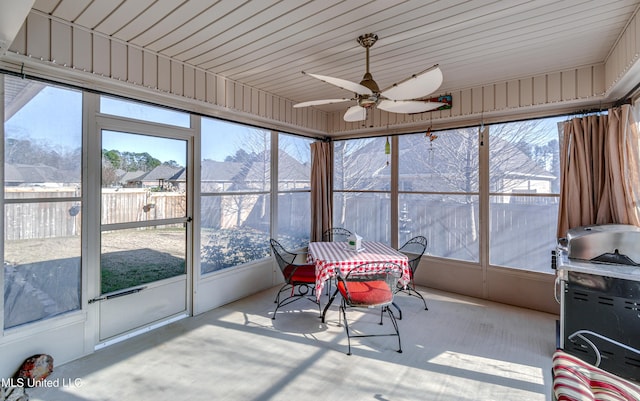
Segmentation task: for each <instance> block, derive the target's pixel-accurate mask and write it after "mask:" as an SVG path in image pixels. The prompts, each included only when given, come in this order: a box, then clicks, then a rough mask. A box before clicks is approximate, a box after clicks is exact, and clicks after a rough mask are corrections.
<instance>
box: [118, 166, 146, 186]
mask: <svg viewBox="0 0 640 401" xmlns="http://www.w3.org/2000/svg"><path fill="white" fill-rule="evenodd" d="M116 174H117V176H118V183H119V184H120V185H121V186H122V187H124V188H142V177H144V175H145V174H146V173H145V172H144V171H141V170H138V171H124V170H117V171H116Z"/></svg>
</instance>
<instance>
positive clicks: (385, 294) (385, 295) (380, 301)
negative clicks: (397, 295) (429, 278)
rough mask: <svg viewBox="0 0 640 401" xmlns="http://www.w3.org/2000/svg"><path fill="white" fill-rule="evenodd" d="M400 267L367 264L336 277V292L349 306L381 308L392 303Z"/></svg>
mask: <svg viewBox="0 0 640 401" xmlns="http://www.w3.org/2000/svg"><path fill="white" fill-rule="evenodd" d="M400 277H402V267H400V265H398V264H396V263H392V262H368V263H364V264H361V265H359V266H356V267H354V268H353V269H351V270H350V271H349V273H348V274H347V275H346V276H345V277H342V276H341V275H338V276H337V278H338V282H337V286H338V291H340V293H341V294H342V297H343V299H344V301H345V302H346V303H347V305H349V306H356V307H359V306H362V307H370V306H381V305H389V304H391V303H392V302H393V294H394V292H395V288H396V286H397V285H398V280H399V279H400Z"/></svg>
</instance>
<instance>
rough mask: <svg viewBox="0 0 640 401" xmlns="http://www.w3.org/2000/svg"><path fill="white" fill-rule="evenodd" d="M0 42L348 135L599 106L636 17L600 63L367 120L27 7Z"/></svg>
mask: <svg viewBox="0 0 640 401" xmlns="http://www.w3.org/2000/svg"><path fill="white" fill-rule="evenodd" d="M9 50H10V52H12V53H15V54H17V55H19V56H27V57H28V58H30V59H35V60H40V61H43V62H47V63H50V64H54V65H55V66H58V67H65V68H69V69H71V70H74V71H76V72H81V73H88V74H86V75H87V76H88V77H89V78H87V80H88V81H89V82H91V79H103V80H105V79H106V80H107V81H111V82H113V83H118V85H115V86H114V88H129V89H128V91H132V92H133V93H135V91H136V89H137V90H138V91H139V92H140V91H145V92H146V93H147V95H148V94H149V93H151V94H152V95H153V94H156V95H158V94H160V95H163V96H165V98H167V97H169V98H171V99H173V100H174V101H176V102H179V104H180V106H181V108H183V109H185V110H187V111H193V112H198V113H203V114H207V115H211V116H214V117H223V118H229V119H232V120H236V121H239V122H250V121H254V123H255V124H258V125H263V126H264V127H265V128H276V129H282V130H285V131H289V132H297V133H302V134H310V135H317V136H321V135H324V134H330V135H332V136H335V137H348V136H358V135H363V134H366V133H373V134H375V133H376V132H382V131H384V133H389V132H391V133H402V132H411V131H415V130H416V129H426V127H429V126H433V128H434V129H438V128H448V127H452V126H456V125H458V126H459V125H465V124H477V123H480V122H481V121H484V122H488V123H490V122H496V121H505V120H509V119H517V118H528V117H536V116H540V115H548V114H550V113H551V114H562V113H573V112H577V111H581V110H585V109H597V108H606V107H609V106H610V105H611V104H612V103H613V102H615V101H617V100H618V99H619V98H620V97H622V96H625V95H627V94H628V93H627V91H628V90H629V89H628V88H631V87H633V86H635V85H636V84H637V83H638V82H637V81H638V78H637V77H638V76H640V75H639V74H640V62H638V58H639V56H638V55H639V54H640V17H639V16H638V15H636V16H635V17H634V18H633V20H632V21H631V22H630V24H629V25H628V26H627V28H626V29H625V31H624V33H623V34H622V35H621V36H620V38H619V39H618V41H617V42H616V45H615V46H614V48H613V49H612V51H611V52H610V54H609V56H608V57H607V60H605V62H604V63H601V64H596V65H589V66H582V67H578V68H574V69H569V70H565V71H558V72H553V73H549V74H544V75H539V76H534V77H523V78H520V79H513V80H506V81H503V82H496V83H492V84H488V85H481V86H477V87H472V88H462V89H457V90H453V91H451V92H450V93H451V95H452V98H453V107H452V108H451V109H450V110H442V111H435V112H428V113H420V114H414V115H405V114H394V113H387V112H384V111H380V110H374V111H373V112H372V113H371V115H370V116H369V118H368V119H367V121H365V122H355V123H346V122H345V121H344V120H343V119H342V114H343V111H341V112H332V113H326V112H323V111H320V110H318V109H314V108H312V107H309V108H300V109H294V108H293V107H292V106H293V103H292V102H291V101H289V100H287V99H283V98H280V97H278V96H276V95H273V94H271V93H267V92H264V91H261V90H258V89H256V88H252V87H248V86H246V85H243V84H241V83H239V82H235V81H232V80H229V79H226V78H224V77H222V76H218V75H216V74H213V73H210V72H208V71H204V70H200V69H196V68H194V67H191V66H189V65H186V64H184V63H181V62H177V61H175V60H170V59H168V58H166V57H163V56H161V55H158V54H156V53H153V52H150V51H147V50H145V49H142V48H138V47H135V46H133V45H130V44H127V43H123V42H120V41H117V40H114V39H111V38H108V37H105V36H101V35H98V34H95V33H93V32H91V31H88V30H86V29H83V28H80V27H76V26H73V25H69V24H68V23H66V22H62V21H58V20H56V19H54V18H52V17H49V16H46V15H42V14H38V13H34V12H32V13H30V14H29V16H28V18H27V21H26V22H25V24H24V26H23V27H22V29H21V31H20V32H19V33H18V35H17V37H16V39H15V40H14V42H13V44H12V45H11V47H10V49H9ZM92 77H93V78H92ZM124 91H125V93H126V92H127V89H124ZM116 94H122V93H116ZM147 98H148V97H147ZM142 99H143V100H146V98H144V97H143V98H142Z"/></svg>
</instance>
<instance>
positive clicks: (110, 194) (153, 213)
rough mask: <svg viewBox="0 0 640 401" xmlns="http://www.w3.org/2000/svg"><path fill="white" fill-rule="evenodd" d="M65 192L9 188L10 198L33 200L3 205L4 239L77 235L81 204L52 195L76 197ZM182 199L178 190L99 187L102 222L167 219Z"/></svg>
mask: <svg viewBox="0 0 640 401" xmlns="http://www.w3.org/2000/svg"><path fill="white" fill-rule="evenodd" d="M76 196H77V194H76V193H75V192H73V191H69V192H68V193H64V192H61V191H59V190H47V189H46V188H43V189H41V190H39V191H38V192H37V194H34V191H33V190H32V189H28V190H25V191H24V192H20V191H18V190H16V189H14V190H13V191H11V194H10V198H11V199H32V198H33V199H34V202H28V203H8V204H6V205H5V216H4V233H5V234H4V235H5V240H26V239H36V238H53V237H68V236H75V235H80V232H81V227H80V225H81V221H82V220H81V216H82V205H81V203H80V201H77V202H73V201H72V202H68V201H63V202H58V201H56V200H55V198H62V197H76ZM185 214H186V198H185V194H184V193H179V192H150V191H145V190H144V189H125V188H121V189H118V190H116V189H110V188H108V189H103V191H102V211H101V222H102V224H114V223H124V222H134V221H147V220H157V219H170V218H176V217H184V216H185Z"/></svg>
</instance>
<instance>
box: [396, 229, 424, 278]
mask: <svg viewBox="0 0 640 401" xmlns="http://www.w3.org/2000/svg"><path fill="white" fill-rule="evenodd" d="M426 249H427V238H426V237H424V236H422V235H418V236H416V237H413V238H411V239H410V240H409V241H407V242H406V243H405V244H404V245H402V246H401V247H400V248H398V251H400V252H402V253H404V254H405V255H407V257H408V258H409V267H410V268H411V271H412V272H415V271H416V269H417V268H418V264H419V263H420V258H421V257H422V255H424V251H425V250H426Z"/></svg>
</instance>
